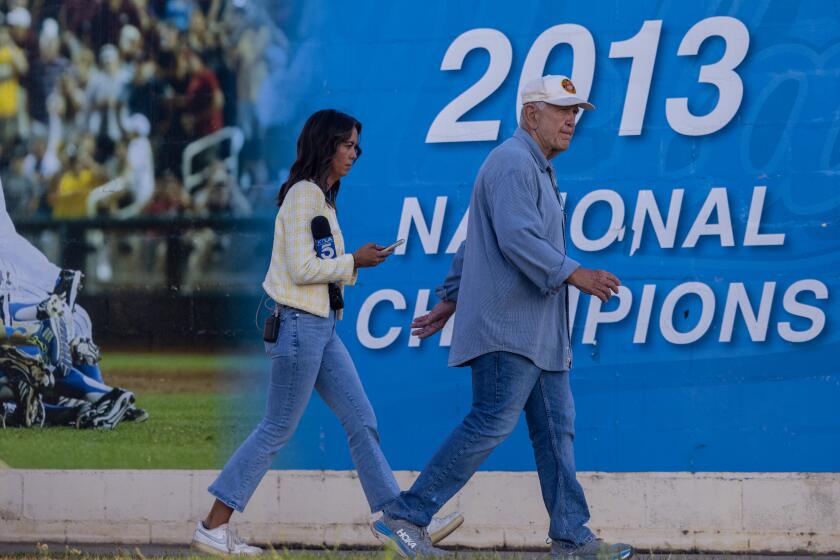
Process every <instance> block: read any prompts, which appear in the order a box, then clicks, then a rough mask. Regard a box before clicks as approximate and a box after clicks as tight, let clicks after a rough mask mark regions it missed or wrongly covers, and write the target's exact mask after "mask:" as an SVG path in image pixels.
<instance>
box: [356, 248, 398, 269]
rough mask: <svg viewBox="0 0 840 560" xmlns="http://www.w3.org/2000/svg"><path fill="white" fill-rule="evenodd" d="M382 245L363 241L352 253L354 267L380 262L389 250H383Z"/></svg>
mask: <svg viewBox="0 0 840 560" xmlns="http://www.w3.org/2000/svg"><path fill="white" fill-rule="evenodd" d="M384 248H385V247H383V246H382V245H377V244H376V243H365V244H364V245H362V246H361V247H359V248H358V249H356V251H355V252H354V253H353V260H354V261H355V262H356V268H368V267H371V266H376V265H378V264H381V263H382V262H383V261H384V260H385V259H386V258H387V257H389V256H390V255H391V254H392V252H391V251H383V250H382V249H384Z"/></svg>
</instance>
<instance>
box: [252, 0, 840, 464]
mask: <svg viewBox="0 0 840 560" xmlns="http://www.w3.org/2000/svg"><path fill="white" fill-rule="evenodd" d="M327 8H328V9H327ZM318 11H321V12H322V13H323V14H325V15H323V17H322V20H321V21H320V22H319V25H320V27H318V28H317V33H315V34H314V35H313V39H312V44H311V45H309V46H308V47H307V48H309V50H308V51H307V52H309V54H310V56H311V58H310V61H311V63H312V65H313V66H312V69H311V75H310V81H309V82H308V83H309V84H311V87H310V88H309V89H308V91H309V96H308V101H307V104H308V106H307V107H306V109H307V110H316V109H319V108H324V107H333V108H337V109H340V110H343V111H345V112H348V113H350V114H352V115H354V116H356V117H357V118H358V119H359V120H360V121H361V122H362V123H363V124H364V129H363V133H362V136H361V144H362V146H363V148H364V155H363V157H362V158H361V159H360V160H359V162H358V163H357V165H356V167H355V168H354V169H353V171H352V172H351V174H350V175H349V176H348V177H347V178H346V179H345V180H344V181H343V182H342V189H341V195H340V197H339V200H338V215H339V219H340V221H341V223H342V229H343V231H344V234H345V237H346V239H347V245H348V248H349V249H351V250H352V249H354V248H355V247H357V246H359V245H361V244H362V243H365V242H368V241H374V242H378V243H381V244H390V243H392V242H393V241H395V240H396V239H398V238H406V239H407V242H406V244H405V245H403V246H402V247H400V248H399V249H397V254H396V255H395V256H393V257H391V258H390V259H388V261H387V262H386V263H385V264H384V265H382V266H380V267H378V268H375V269H369V270H363V271H361V274H360V276H359V282H358V284H357V285H356V286H355V287H353V288H348V289H347V291H346V293H345V297H346V304H347V308H346V314H345V317H346V318H345V320H344V321H343V322H342V324H341V326H340V333H341V335H342V337H343V340H344V341H345V343H346V344H347V346H348V348H349V350H350V352H351V354H352V356H353V357H354V359H355V362H356V365H357V367H358V369H359V372H360V375H361V378H362V380H363V382H364V384H365V387H366V388H367V390H368V393H369V396H370V399H371V402H372V404H373V406H374V409H375V410H376V412H377V416H378V420H379V425H380V431H381V435H382V444H383V448H384V450H385V453H386V456H387V457H388V458H389V460H390V461H391V466H392V467H393V468H394V469H419V468H421V467H422V466H423V465H424V464H425V462H426V461H427V460H428V459H429V458H430V457H431V455H432V454H433V453H434V451H435V450H436V448H437V447H438V446H439V445H440V444H441V443H442V441H443V440H444V439H445V438H446V436H447V435H448V434H449V432H450V431H451V430H452V428H454V427H455V425H456V424H457V423H458V422H459V421H460V420H461V418H462V417H463V416H464V415H465V414H466V413H467V412H468V410H469V406H470V400H471V380H470V372H469V369H468V368H465V369H450V368H447V367H446V358H447V352H448V345H449V337H450V336H451V329H450V328H447V329H446V330H444V331H443V332H442V334H440V335H436V336H434V337H432V338H430V339H427V340H424V341H422V342H421V341H418V340H417V339H413V338H411V337H410V332H409V328H408V325H409V323H410V322H411V319H412V317H414V316H416V315H419V314H423V313H425V312H426V311H427V310H428V309H431V307H432V306H433V305H434V304H435V303H436V302H437V299H436V297H435V296H434V288H435V286H437V285H438V284H440V282H441V281H442V280H443V278H444V276H445V274H446V271H447V270H448V267H449V263H450V260H451V256H452V254H453V253H454V252H455V250H456V249H457V247H458V245H459V243H460V241H461V240H462V239H463V238H464V236H465V235H467V231H466V220H465V213H466V212H467V210H468V205H469V200H470V195H471V191H472V184H473V180H474V178H475V176H476V173H477V171H478V169H479V167H480V165H481V163H482V161H483V160H484V158H485V157H486V156H487V154H488V153H489V152H490V150H491V149H492V148H493V147H495V146H497V145H498V144H499V143H500V142H502V141H503V140H504V139H506V138H507V137H509V136H510V135H511V134H512V133H513V131H514V130H515V128H516V127H517V114H518V105H517V91H518V89H519V87H520V85H521V84H523V83H524V82H525V81H527V80H529V79H531V78H534V77H538V76H540V75H542V74H564V75H568V76H571V78H572V81H573V82H574V84H575V86H576V87H577V90H578V93H579V94H580V95H581V96H582V97H588V99H589V100H590V101H591V102H592V103H594V104H595V105H596V106H597V109H596V110H595V111H591V112H584V114H583V115H582V116H581V118H580V120H579V122H578V127H577V130H576V132H575V137H574V139H573V141H572V145H571V147H570V149H569V150H568V151H567V152H565V153H563V154H561V155H559V156H558V157H557V158H556V159H555V160H554V165H555V168H556V169H557V172H558V180H559V184H560V188H561V190H562V191H563V192H564V193H565V195H566V198H567V208H568V212H569V220H568V223H569V235H570V237H569V239H570V240H571V242H572V248H571V250H570V252H571V254H572V256H573V257H574V258H575V259H576V260H578V261H580V262H581V263H583V265H584V266H587V267H590V268H602V269H606V270H609V271H611V272H613V273H614V274H616V275H617V276H618V277H619V278H620V279H621V281H622V284H623V288H622V290H621V293H620V294H619V297H616V298H613V299H612V300H611V301H610V302H609V303H608V304H604V305H601V303H600V302H599V301H598V300H597V299H593V298H590V297H589V296H585V295H580V296H579V297H573V298H572V303H573V306H572V314H573V325H574V331H573V342H574V366H573V369H572V383H573V390H574V393H575V397H576V405H577V437H576V450H577V461H578V468H579V469H581V470H596V471H837V470H840V413H838V408H837V403H838V402H840V371H838V363H840V362H838V359H837V355H838V353H840V342H839V341H840V339H839V338H838V331H837V328H836V326H835V324H834V318H836V317H837V316H838V312H840V309H838V304H837V298H836V295H835V294H836V293H837V290H838V288H840V282H839V281H838V280H839V277H838V270H840V268H838V264H840V235H838V225H840V210H838V209H839V208H840V183H838V177H840V142H838V132H839V131H840V124H838V123H840V119H838V114H840V113H839V112H840V21H838V14H837V12H836V9H835V6H834V5H833V4H831V3H826V2H818V1H812V2H794V3H791V2H785V1H756V2H729V1H717V2H694V3H685V2H659V1H650V2H619V1H618V0H616V1H598V2H585V3H572V2H564V3H558V2H537V1H522V2H513V3H512V2H502V1H492V2H476V3H473V2H470V3H453V2H443V1H431V2H415V3H407V2H390V3H382V2H354V3H332V2H330V3H329V6H326V5H325V6H320V8H319V10H318ZM303 116H305V115H303ZM455 320H457V314H456V316H455ZM267 368H268V365H267V364H266V369H267ZM263 383H264V381H262V379H260V380H259V381H257V382H256V385H255V387H254V389H255V390H256V391H258V392H262V384H263ZM275 466H277V467H281V468H336V469H344V468H352V463H351V461H350V458H349V454H348V452H347V447H346V441H345V436H344V432H343V430H342V428H341V426H340V425H339V423H338V421H337V420H336V419H335V418H334V417H332V415H331V413H330V411H329V410H328V409H327V408H326V407H325V406H324V405H323V403H322V402H320V401H319V400H317V399H313V402H312V404H311V405H310V410H309V411H308V413H307V414H306V416H305V417H304V420H303V422H302V424H301V426H300V428H299V430H298V433H297V434H296V436H295V438H294V440H293V441H292V443H291V444H290V445H289V446H288V448H287V449H285V450H284V451H283V452H281V454H280V456H279V457H278V460H277V463H276V465H275ZM483 468H485V469H489V470H533V469H534V460H533V453H532V451H531V448H530V442H529V441H528V436H527V431H526V429H525V427H524V422H523V423H522V425H520V426H519V428H518V429H517V431H516V432H515V433H514V435H513V436H512V437H511V438H510V440H509V441H507V442H505V443H504V444H503V445H501V446H500V447H499V448H498V449H497V450H496V451H495V452H494V453H493V454H492V455H491V457H490V459H489V460H488V461H487V462H486V464H485V465H484V467H483Z"/></svg>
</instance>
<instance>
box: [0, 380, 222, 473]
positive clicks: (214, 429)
mask: <svg viewBox="0 0 840 560" xmlns="http://www.w3.org/2000/svg"><path fill="white" fill-rule="evenodd" d="M222 400H223V396H221V395H213V394H189V393H187V394H177V395H160V394H158V395H144V396H141V398H140V400H139V402H138V404H139V405H141V406H143V407H144V408H145V409H146V410H148V411H149V414H150V415H151V418H150V419H149V420H148V421H147V422H144V423H141V424H133V423H127V422H123V423H121V424H120V425H119V426H117V428H116V429H114V430H76V429H74V428H69V427H68V428H43V429H29V430H24V429H8V430H3V431H2V435H0V459H2V460H3V461H4V462H5V463H6V464H8V465H9V466H10V467H13V468H43V469H46V468H50V469H92V468H95V469H100V468H101V469H209V468H219V467H220V466H221V465H220V460H221V459H220V455H219V451H220V445H219V443H220V442H219V435H220V434H221V433H223V431H222V422H223V418H224V417H225V414H222V413H220V411H221V409H222V406H223V402H222Z"/></svg>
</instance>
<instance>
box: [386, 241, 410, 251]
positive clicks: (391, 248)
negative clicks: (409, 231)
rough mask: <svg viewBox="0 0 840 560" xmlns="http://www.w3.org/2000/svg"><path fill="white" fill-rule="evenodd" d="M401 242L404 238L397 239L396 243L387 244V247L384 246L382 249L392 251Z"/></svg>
mask: <svg viewBox="0 0 840 560" xmlns="http://www.w3.org/2000/svg"><path fill="white" fill-rule="evenodd" d="M403 243H405V239H398V240H397V242H396V243H392V244H391V245H388V246H387V247H385V248H384V249H382V250H383V251H387V252H389V253H390V252H391V251H393V250H394V249H396V248H397V247H399V246H400V245H402V244H403Z"/></svg>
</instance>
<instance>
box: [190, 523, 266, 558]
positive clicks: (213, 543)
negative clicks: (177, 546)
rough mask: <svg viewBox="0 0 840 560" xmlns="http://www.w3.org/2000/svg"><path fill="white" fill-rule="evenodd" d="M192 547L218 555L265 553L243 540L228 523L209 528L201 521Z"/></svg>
mask: <svg viewBox="0 0 840 560" xmlns="http://www.w3.org/2000/svg"><path fill="white" fill-rule="evenodd" d="M190 547H191V548H193V549H195V550H199V551H201V552H204V553H205V554H215V555H217V556H228V555H231V556H256V555H258V554H262V553H263V549H261V548H259V547H257V546H251V545H249V544H246V543H245V542H243V541H242V539H240V538H239V535H237V534H236V531H234V530H233V529H231V527H230V526H229V525H228V524H227V523H225V524H224V525H219V526H218V527H216V528H215V529H207V528H206V527H204V523H203V522H201V521H199V522H198V525H197V526H196V528H195V533H193V540H192V543H190Z"/></svg>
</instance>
